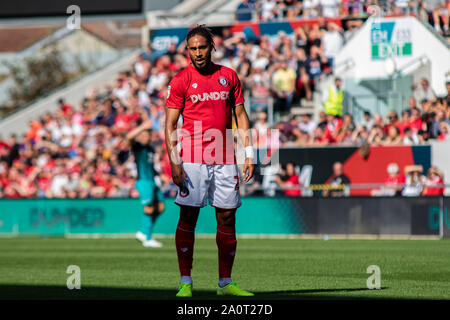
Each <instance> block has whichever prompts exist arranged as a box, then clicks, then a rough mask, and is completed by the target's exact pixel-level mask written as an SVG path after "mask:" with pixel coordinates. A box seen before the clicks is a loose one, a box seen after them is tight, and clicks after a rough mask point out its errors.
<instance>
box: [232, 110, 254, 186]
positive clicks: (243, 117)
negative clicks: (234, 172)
mask: <svg viewBox="0 0 450 320" xmlns="http://www.w3.org/2000/svg"><path fill="white" fill-rule="evenodd" d="M234 112H235V114H236V124H237V129H238V135H239V138H240V139H241V141H242V143H243V144H244V147H245V162H244V170H243V172H244V175H245V178H244V182H248V181H250V179H251V178H252V177H253V174H254V172H255V164H254V157H255V156H254V151H253V147H252V142H251V141H252V140H251V135H250V133H251V132H250V121H249V119H248V115H247V112H246V111H245V108H244V104H239V105H237V106H236V107H235V108H234Z"/></svg>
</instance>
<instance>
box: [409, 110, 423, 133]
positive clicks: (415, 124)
mask: <svg viewBox="0 0 450 320" xmlns="http://www.w3.org/2000/svg"><path fill="white" fill-rule="evenodd" d="M409 124H410V127H411V131H412V132H415V133H418V132H419V131H420V130H422V127H423V122H422V118H421V117H420V110H419V109H417V108H412V109H411V118H410V122H409Z"/></svg>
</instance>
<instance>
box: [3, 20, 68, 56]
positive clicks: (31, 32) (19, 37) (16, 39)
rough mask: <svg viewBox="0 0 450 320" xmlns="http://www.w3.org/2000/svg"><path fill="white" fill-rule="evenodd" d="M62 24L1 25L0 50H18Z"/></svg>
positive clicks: (53, 31) (57, 28) (23, 48)
mask: <svg viewBox="0 0 450 320" xmlns="http://www.w3.org/2000/svg"><path fill="white" fill-rule="evenodd" d="M62 27H63V25H42V26H23V27H8V26H7V27H3V28H1V29H0V52H1V53H4V52H20V51H23V50H25V49H26V48H28V47H30V46H31V45H33V44H34V43H36V42H38V41H40V40H43V39H45V38H47V37H49V36H50V35H52V34H53V33H55V32H56V31H57V30H59V29H61V28H62Z"/></svg>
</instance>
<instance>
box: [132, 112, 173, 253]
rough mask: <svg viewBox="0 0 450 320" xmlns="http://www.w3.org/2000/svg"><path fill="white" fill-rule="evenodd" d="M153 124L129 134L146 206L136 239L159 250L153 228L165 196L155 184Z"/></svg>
mask: <svg viewBox="0 0 450 320" xmlns="http://www.w3.org/2000/svg"><path fill="white" fill-rule="evenodd" d="M151 129H152V122H151V121H150V120H146V121H144V122H143V123H142V124H141V125H139V126H138V127H136V128H135V129H133V130H132V131H130V132H129V133H128V134H127V139H128V140H129V141H130V144H131V151H132V152H133V155H134V161H135V162H136V168H137V173H138V180H137V181H136V189H137V190H138V192H139V198H140V200H141V203H142V205H143V206H144V212H143V216H142V228H141V231H138V232H137V233H136V239H138V240H139V241H141V242H142V244H143V245H144V247H153V248H159V247H162V243H161V242H159V241H157V240H155V239H153V238H152V233H153V227H154V225H155V222H156V220H157V218H158V216H159V215H160V214H161V213H162V212H163V211H164V202H163V196H162V193H161V191H160V189H159V187H158V186H157V185H156V183H155V175H156V173H155V168H154V157H155V150H154V148H153V147H152V146H151Z"/></svg>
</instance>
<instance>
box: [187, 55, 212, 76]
mask: <svg viewBox="0 0 450 320" xmlns="http://www.w3.org/2000/svg"><path fill="white" fill-rule="evenodd" d="M191 61H192V64H193V66H194V67H195V68H196V69H197V70H198V71H199V72H201V73H204V72H207V71H208V70H209V68H210V66H211V51H210V52H209V53H208V55H207V56H206V57H205V58H204V60H203V61H204V62H203V63H202V64H200V65H199V64H197V61H196V60H195V58H193V57H191Z"/></svg>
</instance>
